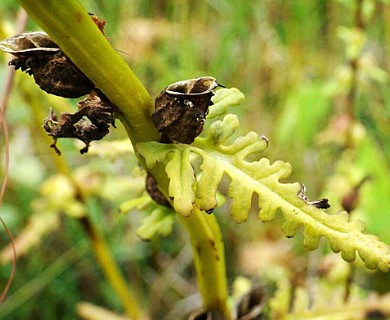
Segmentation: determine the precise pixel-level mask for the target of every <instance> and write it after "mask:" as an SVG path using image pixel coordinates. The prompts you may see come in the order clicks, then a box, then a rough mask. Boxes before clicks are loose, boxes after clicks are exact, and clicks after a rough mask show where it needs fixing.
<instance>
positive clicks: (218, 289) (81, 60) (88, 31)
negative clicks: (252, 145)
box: [18, 0, 230, 319]
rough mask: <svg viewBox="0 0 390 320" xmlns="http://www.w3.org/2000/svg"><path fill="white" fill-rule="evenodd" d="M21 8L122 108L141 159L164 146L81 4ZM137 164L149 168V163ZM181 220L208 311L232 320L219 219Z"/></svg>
mask: <svg viewBox="0 0 390 320" xmlns="http://www.w3.org/2000/svg"><path fill="white" fill-rule="evenodd" d="M18 2H19V3H20V4H21V5H22V6H23V7H24V8H25V9H26V11H27V12H28V14H29V15H30V16H31V17H32V18H33V19H34V20H35V22H37V23H38V24H39V25H40V26H41V27H42V28H43V29H44V30H45V31H46V32H47V33H48V34H49V35H50V37H51V38H52V39H53V40H54V42H55V43H57V44H58V45H59V46H60V48H61V50H63V51H64V52H65V54H66V55H67V56H68V57H69V58H70V59H71V60H72V62H73V63H74V64H75V65H76V66H77V67H78V68H80V70H81V71H82V72H83V73H84V74H85V75H87V76H88V78H89V79H90V80H91V81H92V82H93V83H94V84H95V86H96V87H97V88H99V89H100V90H101V91H102V92H103V93H104V94H105V95H106V96H107V97H108V99H109V100H110V101H111V102H112V103H113V104H115V105H116V106H117V108H118V109H119V111H120V113H121V115H120V120H121V122H122V123H123V125H124V126H125V128H126V130H127V133H128V135H129V138H130V140H131V142H132V144H133V147H134V149H135V152H136V154H137V156H138V153H137V144H138V143H139V142H145V141H158V140H159V135H158V132H157V130H156V129H155V127H154V125H153V123H152V121H151V117H150V115H151V113H152V111H153V104H152V100H151V98H150V96H149V94H148V92H147V91H146V89H145V88H144V86H143V85H142V83H141V82H140V81H139V79H138V78H137V77H136V76H135V74H134V73H133V72H132V70H131V69H130V68H129V66H128V65H127V64H126V63H125V62H124V61H123V60H122V58H121V57H120V56H119V55H118V53H117V52H116V51H115V50H114V49H113V48H112V47H111V45H110V44H109V42H108V41H107V39H106V38H105V37H104V35H103V34H102V33H101V32H100V30H99V29H98V28H97V27H96V25H95V24H94V23H93V22H92V19H91V18H90V17H89V15H88V13H87V12H86V10H85V9H84V8H83V7H82V6H81V5H80V3H79V2H78V1H77V0H67V1H58V0H18ZM138 159H139V161H140V163H141V164H142V165H143V166H144V167H145V162H144V159H143V158H142V157H138ZM151 173H152V175H153V176H154V178H155V179H156V181H157V182H158V185H159V187H160V189H161V191H162V192H163V193H164V194H165V195H167V194H168V191H167V190H168V185H169V183H168V178H167V176H166V174H165V170H164V167H163V166H156V167H155V168H154V169H153V170H151ZM179 217H180V218H181V220H182V222H183V224H184V226H185V227H186V229H187V231H188V233H189V234H190V237H191V242H192V246H193V251H194V255H195V268H196V272H197V275H198V281H199V289H200V293H201V295H202V297H203V302H204V307H205V308H206V309H210V310H219V311H220V312H221V313H222V314H224V315H225V317H226V319H230V314H229V312H228V307H227V285H226V278H225V276H226V275H225V263H224V250H223V242H222V240H221V235H220V230H219V226H218V224H217V222H216V219H215V217H214V216H212V215H210V216H206V215H205V214H204V213H203V212H196V211H195V212H194V213H193V214H192V215H191V216H190V217H189V218H184V217H182V216H180V215H179ZM96 249H97V248H96ZM100 249H101V248H100ZM100 249H99V250H100ZM99 254H100V253H99Z"/></svg>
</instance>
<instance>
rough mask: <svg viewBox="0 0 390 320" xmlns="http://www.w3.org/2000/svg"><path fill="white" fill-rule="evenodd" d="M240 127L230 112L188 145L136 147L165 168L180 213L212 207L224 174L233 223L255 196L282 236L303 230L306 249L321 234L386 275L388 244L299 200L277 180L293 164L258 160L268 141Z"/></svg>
mask: <svg viewBox="0 0 390 320" xmlns="http://www.w3.org/2000/svg"><path fill="white" fill-rule="evenodd" d="M229 90H233V89H224V93H225V94H224V97H225V98H224V99H230V101H233V100H234V99H232V97H231V96H230V95H229V94H227V93H228V91H229ZM234 90H237V89H234ZM221 91H222V90H221ZM231 94H232V95H234V94H237V92H231ZM224 99H222V100H220V101H217V102H216V103H215V107H216V108H219V107H220V105H218V104H222V103H224V107H225V109H226V101H224ZM214 102H215V100H214ZM219 110H220V109H219ZM238 126H239V121H238V118H237V116H236V115H233V114H228V115H226V116H225V117H224V118H223V120H218V121H214V122H213V123H212V124H211V125H210V126H209V128H208V129H207V130H206V131H205V132H206V134H205V135H204V136H200V137H198V138H196V139H195V141H194V143H193V144H192V145H185V144H160V143H157V142H147V143H141V144H139V145H138V151H139V153H140V154H141V155H142V156H143V157H144V158H145V159H146V163H147V166H148V167H149V168H152V167H153V166H154V165H155V164H156V162H162V163H164V164H165V168H166V172H167V175H168V178H169V179H170V185H169V197H170V198H171V199H172V201H173V206H174V208H175V210H176V211H177V212H178V213H181V214H183V215H189V214H191V212H192V210H193V206H194V205H196V206H197V207H199V208H200V209H201V210H203V211H208V210H211V209H213V208H214V207H216V206H217V200H216V192H217V188H218V184H219V183H220V181H221V179H222V177H223V176H224V175H225V176H227V177H229V178H230V187H229V190H228V197H229V198H230V199H231V206H230V214H231V216H232V217H233V219H234V220H235V221H236V222H237V223H241V222H243V221H245V220H247V218H248V215H249V211H250V208H251V202H252V197H253V195H254V194H257V196H258V199H259V200H258V206H259V218H260V219H261V220H262V221H270V220H272V219H274V217H275V215H276V212H277V209H279V210H280V211H281V212H282V214H283V217H284V219H285V222H284V224H283V226H282V229H283V231H284V233H285V234H286V236H288V237H293V236H294V235H295V233H296V232H297V230H298V228H299V227H300V226H301V225H303V226H304V231H303V235H304V244H305V246H306V247H307V248H308V249H311V250H313V249H315V248H317V246H318V243H319V240H320V238H321V236H324V237H326V238H328V239H329V243H330V247H331V249H332V250H333V251H334V252H341V255H342V257H343V259H345V260H346V261H353V260H354V259H355V256H356V251H357V252H359V254H360V256H361V258H362V260H363V261H365V263H366V267H367V268H370V269H373V268H376V267H379V268H380V269H381V270H383V271H388V269H389V267H390V248H389V247H388V246H387V245H386V244H384V243H382V242H380V241H378V240H377V238H376V237H375V236H372V235H366V234H363V233H362V232H363V231H364V228H365V225H364V224H363V222H361V221H359V220H355V221H349V216H348V214H347V213H345V212H342V213H338V214H335V215H329V214H327V213H325V212H324V211H323V210H321V209H318V208H316V207H314V206H313V205H310V204H308V203H307V202H305V201H304V200H303V199H302V198H301V197H299V196H298V193H299V191H300V189H301V184H299V183H282V182H280V180H281V179H285V178H287V177H289V175H290V173H291V170H292V169H291V165H290V164H289V163H286V162H282V161H276V162H274V163H270V161H269V160H268V159H266V158H261V153H262V152H263V151H264V149H265V148H266V147H267V145H268V141H267V140H266V139H265V138H264V137H263V136H259V135H258V134H256V133H255V132H249V133H248V134H247V135H245V136H241V137H238V138H234V134H235V133H236V130H237V128H238ZM199 157H200V158H201V159H202V164H201V166H200V171H201V173H200V174H199V175H195V170H194V159H197V158H199Z"/></svg>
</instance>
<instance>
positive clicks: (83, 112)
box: [43, 95, 115, 154]
mask: <svg viewBox="0 0 390 320" xmlns="http://www.w3.org/2000/svg"><path fill="white" fill-rule="evenodd" d="M77 106H78V108H79V110H78V111H77V112H76V113H74V114H71V113H68V112H64V113H61V116H60V119H58V117H57V115H56V114H55V113H54V112H53V110H51V111H50V114H49V116H48V117H47V118H45V120H44V125H43V128H44V129H45V130H46V132H47V133H48V135H49V136H52V137H53V139H54V142H53V144H52V145H51V147H52V148H54V150H55V151H56V152H57V154H61V152H60V150H59V149H58V148H57V146H56V142H57V139H58V138H76V139H79V140H81V141H83V142H84V143H85V147H84V148H83V149H81V150H80V152H81V153H86V152H88V148H89V144H90V143H91V141H94V140H100V139H102V138H103V137H104V136H105V135H107V134H108V132H109V127H110V124H111V125H112V126H114V127H115V123H114V122H115V119H114V116H113V108H112V106H111V105H110V103H109V102H108V101H104V99H103V100H102V99H101V98H100V97H99V96H97V95H90V96H88V97H86V98H85V99H84V100H82V101H79V102H78V103H77Z"/></svg>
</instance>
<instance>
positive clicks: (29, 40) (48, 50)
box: [0, 32, 94, 98]
mask: <svg viewBox="0 0 390 320" xmlns="http://www.w3.org/2000/svg"><path fill="white" fill-rule="evenodd" d="M0 49H1V50H3V51H5V52H8V53H11V54H12V55H14V56H15V57H16V59H13V60H11V61H10V62H9V65H11V66H14V67H15V70H18V69H21V70H22V71H25V72H26V73H27V74H29V75H32V76H33V77H34V80H35V82H36V84H37V85H38V86H39V87H40V88H41V89H42V90H44V91H46V92H47V93H51V94H54V95H57V96H60V97H64V98H77V97H81V96H83V95H86V94H88V93H90V92H91V90H92V89H93V88H94V85H93V83H92V82H91V81H90V80H89V79H88V78H87V77H86V76H85V75H84V74H83V73H82V72H81V71H80V69H79V68H77V67H76V66H75V65H74V64H73V62H72V61H71V60H70V59H69V58H68V57H67V56H66V55H65V54H64V53H63V52H62V51H61V49H60V48H59V47H58V46H57V44H56V43H54V42H53V41H52V40H51V39H50V37H49V36H48V35H47V34H46V33H44V32H30V33H22V34H20V35H17V36H14V37H11V38H8V39H6V40H3V41H1V42H0Z"/></svg>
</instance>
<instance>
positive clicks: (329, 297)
mask: <svg viewBox="0 0 390 320" xmlns="http://www.w3.org/2000/svg"><path fill="white" fill-rule="evenodd" d="M19 2H20V4H22V5H24V6H25V8H26V9H27V10H28V12H29V14H30V15H31V17H32V18H33V19H34V20H35V22H36V23H37V24H39V25H40V27H42V28H44V30H45V31H47V32H48V33H49V35H50V36H51V37H52V38H53V39H54V40H55V42H56V43H58V44H59V45H60V47H61V48H62V49H63V50H64V52H65V53H66V54H67V55H68V56H69V57H70V58H71V59H72V60H73V61H74V62H75V64H77V65H78V67H79V68H80V69H81V70H82V71H83V72H84V73H85V74H86V75H87V76H88V77H89V78H90V79H91V80H92V81H93V82H94V83H95V84H96V85H97V87H99V88H100V89H101V90H102V91H103V92H104V93H105V94H106V95H107V97H108V98H109V99H110V100H111V101H112V102H114V103H115V104H116V105H117V106H118V108H119V109H120V111H121V113H122V115H121V117H120V120H121V123H122V125H123V126H122V125H120V124H119V123H118V128H117V129H115V130H114V129H113V130H110V131H111V132H110V135H109V136H108V137H106V138H105V140H104V141H99V142H93V143H92V145H91V148H90V151H89V153H88V154H86V155H80V154H79V152H78V150H79V149H80V148H79V146H78V145H77V144H76V146H75V144H74V142H73V141H61V140H60V141H59V143H58V145H59V148H60V149H61V150H62V153H63V155H62V156H61V157H58V156H57V155H56V154H55V153H54V152H53V150H52V149H50V148H49V146H50V143H51V140H50V139H49V138H48V137H47V136H46V134H45V132H44V131H43V129H42V128H41V127H42V119H43V118H44V117H45V114H46V112H47V111H48V109H49V108H54V109H55V110H56V111H57V112H61V111H62V112H63V111H71V110H72V109H73V110H75V105H76V101H75V100H74V101H73V100H69V99H63V98H57V97H53V96H50V95H47V94H45V93H43V92H42V91H40V90H39V88H38V87H37V86H36V85H35V84H34V83H33V80H32V78H29V77H28V76H26V75H24V74H22V73H21V72H18V73H17V74H16V81H15V84H14V88H13V93H12V96H11V97H10V102H9V106H8V108H7V122H8V126H9V128H10V149H11V160H10V162H11V167H10V179H9V183H8V189H7V193H6V196H5V199H4V201H3V205H2V207H1V216H2V218H3V219H4V220H5V221H6V223H7V225H8V227H9V228H10V229H11V230H12V231H13V233H14V234H15V237H16V248H17V252H18V255H19V260H18V269H17V276H16V277H15V280H14V282H13V284H12V287H11V290H10V293H9V295H8V298H7V299H6V300H5V302H3V304H2V306H1V308H0V318H10V319H11V318H32V317H38V318H42V319H55V318H61V319H73V318H75V317H76V313H78V314H79V316H81V317H85V318H86V317H87V316H86V315H85V314H86V312H88V310H90V309H89V308H92V306H90V305H86V304H81V303H82V302H85V301H87V302H90V303H92V304H94V305H96V306H101V307H104V308H106V309H111V310H114V311H115V312H117V313H127V314H128V315H129V316H131V317H132V318H140V317H143V315H148V316H149V317H150V318H151V319H174V318H178V317H179V316H183V315H184V314H185V312H184V311H183V310H187V311H188V309H186V308H185V307H186V306H187V307H188V306H190V307H191V306H194V305H197V304H196V303H193V302H188V300H185V299H188V298H189V297H190V296H191V295H192V294H194V293H196V292H197V288H196V285H195V278H197V281H198V283H197V284H198V289H199V292H200V293H201V296H202V301H203V306H204V307H206V308H208V309H215V310H219V311H220V312H221V313H222V314H224V315H225V318H228V315H227V314H228V311H227V307H226V301H225V300H226V295H227V288H226V286H229V287H232V288H233V291H232V294H231V297H230V298H229V304H230V307H232V305H233V302H238V301H239V300H240V299H241V298H242V297H243V295H244V294H245V293H248V291H249V292H251V294H252V297H258V301H257V303H256V305H259V306H262V307H263V306H265V308H264V310H261V311H260V312H264V314H267V315H268V317H269V318H271V319H302V318H306V319H311V318H313V319H314V318H315V317H318V316H320V315H322V316H323V317H324V319H334V318H332V317H334V316H335V315H337V316H338V318H339V319H350V318H351V315H352V316H353V317H355V318H356V319H366V318H370V312H371V313H372V315H371V316H373V315H374V314H375V315H383V318H384V319H385V318H386V317H388V316H389V314H390V301H389V293H388V288H389V286H390V278H389V275H388V274H385V273H383V272H381V271H375V272H368V271H367V269H365V268H364V265H363V264H362V263H361V261H360V260H359V258H358V259H357V260H358V261H356V262H354V263H353V264H347V263H345V262H344V261H343V260H342V259H341V258H340V257H339V256H338V255H335V254H333V253H330V249H329V248H328V247H329V245H328V241H321V239H320V237H321V236H325V237H326V238H328V240H329V243H330V247H331V249H332V250H334V251H335V252H339V251H341V252H342V254H341V255H342V257H343V258H344V259H345V260H347V261H352V260H354V259H355V254H356V252H355V250H356V251H357V252H358V253H359V254H360V256H361V257H362V259H363V260H364V261H365V264H366V267H368V268H375V267H379V268H380V269H382V270H383V271H387V270H388V268H389V249H388V246H386V245H385V244H384V243H386V244H390V236H389V233H388V231H387V230H389V227H390V220H389V219H388V212H389V209H388V208H389V204H390V203H389V202H390V197H389V190H390V179H389V178H390V177H389V165H390V144H389V141H390V140H389V138H390V134H389V133H390V132H389V131H390V126H389V125H388V123H389V110H390V109H389V104H388V101H387V100H388V97H389V94H388V91H389V90H388V81H389V74H388V69H389V63H390V61H389V60H387V56H388V52H387V51H388V47H387V45H386V42H388V41H387V40H388V39H389V33H390V25H389V24H388V23H389V22H388V21H390V20H389V19H388V18H389V14H390V7H389V5H388V4H387V3H386V2H385V1H374V0H364V1H363V0H357V1H332V2H323V1H311V2H294V1H286V2H272V1H245V2H243V1H237V0H230V1H227V0H225V1H212V2H206V1H196V2H191V1H185V0H184V1H179V2H177V1H171V2H167V3H164V2H160V1H156V2H154V3H153V4H143V3H141V2H140V3H132V4H128V3H126V2H125V1H119V0H118V1H110V2H109V4H108V3H106V2H105V1H83V2H82V4H83V6H84V7H85V8H87V11H89V12H93V13H95V14H97V15H98V16H100V17H102V18H105V19H106V20H107V28H106V36H107V37H109V38H110V43H111V44H112V47H113V48H115V49H117V50H118V52H115V50H112V49H111V46H110V45H109V44H108V42H107V41H106V40H105V39H104V37H103V36H102V35H101V34H100V33H99V32H98V30H97V29H96V28H94V26H93V23H92V22H91V21H90V20H89V19H88V15H87V14H86V12H84V11H82V9H80V8H81V7H79V6H78V4H77V1H69V3H68V4H61V5H60V4H56V3H55V2H50V1H49V2H47V3H45V5H42V7H40V5H41V3H44V2H43V1H38V0H34V1H22V0H20V1H19ZM17 10H18V8H17V7H16V6H15V4H14V3H13V2H11V1H4V2H2V3H1V4H0V11H1V12H2V13H3V12H4V14H2V15H1V17H0V19H1V20H0V35H2V36H3V38H5V37H8V36H11V35H13V34H15V33H16V31H15V30H16V26H15V24H13V23H11V22H10V21H14V20H15V18H14V17H15V15H16V11H17ZM79 13H80V15H78V14H79ZM76 14H77V15H76ZM76 16H77V17H78V20H77V21H78V22H80V24H79V25H78V24H77V23H76V22H75V21H74V19H75V17H76ZM38 28H39V27H38V26H37V25H35V24H33V22H31V21H30V22H29V24H28V27H27V29H28V30H36V29H38ZM68 34H72V37H71V38H70V37H67V35H68ZM120 56H122V59H123V60H124V61H126V63H127V64H128V65H130V67H131V69H132V70H133V71H134V73H132V71H131V70H130V69H129V68H127V67H126V64H125V63H124V62H123V61H122V59H121V58H120ZM8 58H9V57H7V56H6V55H1V56H0V59H2V61H3V63H2V67H1V69H0V72H1V77H0V85H2V86H3V87H4V83H3V80H2V79H5V74H6V71H7V70H8V67H7V66H6V61H7V59H8ZM202 75H212V76H214V77H215V78H216V79H217V80H218V81H219V82H220V83H222V84H223V85H225V86H226V87H228V88H231V87H237V88H239V89H240V91H241V92H243V93H244V94H245V97H246V102H243V96H242V94H241V93H240V91H238V90H236V89H220V91H217V94H216V96H215V97H214V102H215V105H214V106H213V107H212V108H211V110H210V114H209V117H208V120H207V123H206V126H205V130H204V132H203V133H202V135H201V136H200V137H198V138H197V139H196V140H195V142H194V143H193V144H192V145H191V146H188V145H178V144H176V145H169V144H167V145H162V144H159V143H158V142H156V141H157V140H158V136H157V134H156V130H155V129H154V127H153V125H152V123H151V121H150V118H149V115H150V112H151V111H152V104H151V98H150V96H151V97H156V96H157V95H158V93H159V92H160V91H161V90H162V89H163V88H164V87H166V86H167V85H168V84H170V83H172V82H175V81H178V80H182V79H188V78H194V77H197V76H202ZM144 86H145V87H146V88H147V90H148V91H149V94H150V96H149V94H148V93H147V92H146V90H145V89H144ZM233 106H235V107H234V108H232V107H233ZM228 112H233V113H235V114H237V115H238V117H237V116H236V115H232V114H227V113H228ZM238 119H240V121H239V120H238ZM239 123H240V126H239ZM250 131H254V132H256V133H258V134H263V135H264V136H266V137H267V138H268V141H269V144H270V145H269V147H268V148H267V149H266V150H265V148H266V147H267V145H268V142H267V141H266V139H265V138H263V137H262V136H260V137H259V136H258V135H257V134H255V133H253V132H250ZM248 132H250V133H248ZM128 137H130V139H131V142H132V143H133V148H132V147H131V145H130V143H129V141H128ZM236 138H237V139H236ZM234 139H236V140H234ZM2 154H3V153H2ZM135 155H138V156H139V158H138V159H137V158H136V156H135ZM262 157H267V158H268V159H270V160H271V161H269V160H268V159H265V158H263V159H261V158H262ZM260 159H261V160H260ZM278 159H283V160H284V161H288V162H289V163H290V164H291V165H290V164H288V163H286V162H282V161H275V160H278ZM138 160H140V161H141V165H142V166H143V169H148V170H151V172H152V173H153V175H154V176H155V178H156V180H157V181H158V183H159V186H160V187H161V189H162V191H163V192H164V193H165V195H166V196H169V197H172V198H173V199H172V204H173V206H174V208H175V209H176V212H177V213H178V214H176V215H175V214H174V213H173V211H171V210H168V209H165V208H164V209H162V208H161V207H159V206H157V205H156V204H154V203H152V202H151V201H150V198H149V197H148V196H147V195H146V194H145V192H144V180H145V172H144V171H143V169H142V168H140V167H139V166H138ZM257 160H259V161H258V162H257ZM2 161H3V159H2ZM190 161H191V162H190ZM3 167H4V165H3V166H2V168H3ZM291 167H292V168H293V170H292V172H291ZM164 169H166V170H164ZM194 173H195V174H194ZM223 174H225V177H224V178H222V176H223ZM167 176H168V177H169V178H170V179H171V180H170V183H169V180H168V179H167ZM279 179H280V180H281V181H279ZM294 181H299V182H301V183H304V184H305V186H306V187H307V189H308V191H307V193H306V196H308V197H309V198H310V199H320V198H322V197H326V198H329V200H330V204H331V208H330V209H328V210H327V212H329V213H330V215H327V214H324V213H323V211H322V210H321V209H317V208H315V207H314V206H312V205H310V204H306V203H305V202H304V201H303V200H302V199H301V198H299V197H298V196H297V194H298V193H299V191H300V188H301V186H300V185H299V184H298V183H294ZM217 187H219V190H220V191H219V192H221V193H218V192H216V188H217ZM252 193H254V195H253V196H252ZM215 197H217V199H218V200H216V198H215ZM306 201H308V200H306ZM193 204H194V205H193ZM216 204H218V207H217V208H215V209H214V212H213V213H212V214H211V215H206V214H205V213H204V212H202V210H209V209H212V208H213V207H214V206H215V205H216ZM118 208H120V213H118ZM259 209H260V212H259ZM278 209H280V211H281V212H282V214H283V221H280V220H281V219H279V217H276V220H275V213H276V212H277V211H278ZM341 210H347V211H349V215H348V214H346V213H339V214H336V213H338V212H339V211H341ZM191 211H193V212H192V213H191ZM229 213H230V214H231V215H232V217H233V219H230V217H229ZM257 215H259V217H260V219H261V220H262V221H270V220H272V219H274V221H272V222H269V223H268V224H262V223H260V221H259V220H258V219H257V217H256V216H257ZM187 216H189V217H187ZM350 216H352V217H350ZM349 219H350V220H351V221H352V222H349V223H347V221H348V220H349ZM357 219H360V220H363V221H364V222H365V224H366V226H367V231H366V232H367V233H371V234H375V235H377V236H379V238H380V239H381V240H382V241H383V242H384V243H380V242H378V241H377V239H376V238H375V237H373V236H370V235H363V233H361V231H362V230H363V228H364V226H363V225H362V224H361V223H360V222H359V220H357ZM176 220H180V222H181V223H175V222H176ZM244 221H246V222H244ZM236 222H243V223H241V224H237V223H236ZM302 224H303V226H304V230H303V232H299V231H298V232H297V230H298V228H299V227H300V226H301V225H302ZM182 226H184V229H185V230H186V231H187V232H184V230H183V228H182ZM220 229H221V230H220ZM281 230H283V232H284V233H285V234H286V235H287V236H289V237H292V236H294V235H295V234H296V233H297V236H296V237H295V238H294V239H286V238H285V237H284V235H283V233H282V232H281ZM221 231H222V237H223V243H224V246H225V249H224V247H223V243H222V242H221V241H220V238H221ZM302 234H303V239H302ZM137 235H138V236H140V237H141V238H143V239H147V240H150V242H142V241H141V240H140V238H138V237H137ZM188 235H189V236H190V240H189V239H188ZM160 236H167V237H164V238H162V237H160ZM1 239H2V243H7V241H8V238H7V237H6V234H5V233H2V235H1ZM86 240H91V241H89V242H88V241H86ZM190 242H191V244H192V247H193V252H192V254H193V256H194V265H195V268H194V266H193V263H192V256H191V252H190V247H189V245H188V244H189V243H190ZM303 242H304V244H305V246H306V247H308V248H310V249H315V248H317V247H319V249H317V250H316V251H314V252H307V251H306V250H302V248H303V246H302V243H303ZM210 243H211V244H212V245H210ZM3 247H4V246H3ZM224 251H225V255H226V257H225V259H224ZM11 258H12V254H11V251H10V247H5V248H4V249H3V250H2V251H1V253H0V259H1V261H2V265H3V267H2V274H1V279H4V283H5V281H6V279H7V277H8V276H9V273H10V266H11V265H10V260H11ZM225 264H226V267H227V270H226V272H227V279H228V281H227V283H226V277H225ZM194 271H195V272H196V275H197V277H195V274H194ZM241 275H246V276H248V279H251V278H254V277H256V278H259V279H260V281H261V282H260V285H258V284H256V282H255V281H253V282H251V281H250V280H248V279H246V278H245V279H244V278H242V277H241ZM125 279H126V280H125ZM2 282H3V281H2ZM251 288H252V291H251ZM259 288H260V289H261V290H264V292H265V298H263V293H261V294H259V293H258V292H259V290H260V289H259ZM261 290H260V291H261ZM256 293H257V295H256ZM368 295H370V296H371V298H370V299H367V298H366V297H367V296H368ZM259 296H260V298H259ZM182 299H183V301H181V300H182ZM198 300H199V306H200V299H198ZM255 300H256V299H255ZM43 301H44V305H45V307H44V308H43V307H42V305H43V303H42V302H43ZM180 301H181V302H182V303H181V304H180V303H179V302H180ZM76 306H77V308H76ZM180 306H184V309H180ZM189 311H193V310H191V309H190V310H189ZM92 312H93V313H95V314H98V313H99V312H103V311H102V310H100V309H99V310H95V309H93V311H92ZM248 313H249V310H243V311H242V315H244V314H248ZM141 314H142V316H140V315H141ZM253 317H254V316H253ZM106 318H107V319H108V317H106Z"/></svg>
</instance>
